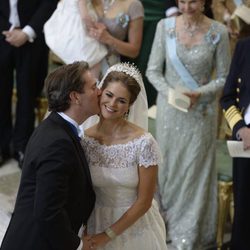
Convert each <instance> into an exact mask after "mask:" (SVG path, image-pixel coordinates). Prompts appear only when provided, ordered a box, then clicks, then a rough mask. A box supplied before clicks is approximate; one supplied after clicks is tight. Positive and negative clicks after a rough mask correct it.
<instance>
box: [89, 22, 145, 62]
mask: <svg viewBox="0 0 250 250" xmlns="http://www.w3.org/2000/svg"><path fill="white" fill-rule="evenodd" d="M142 33H143V17H139V18H137V19H134V20H131V21H130V22H129V28H128V41H122V40H120V39H117V38H115V37H114V36H112V35H111V34H110V33H109V32H108V30H107V28H106V27H105V25H104V24H102V23H99V24H98V23H97V24H96V28H92V29H90V33H89V34H90V36H92V37H93V38H95V39H97V40H98V41H100V42H101V43H104V44H106V45H108V46H110V47H112V48H113V49H115V50H116V51H117V52H118V53H119V54H120V55H123V56H127V57H131V58H135V57H137V56H138V54H139V52H140V48H141V42H142Z"/></svg>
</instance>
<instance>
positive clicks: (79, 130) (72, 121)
mask: <svg viewBox="0 0 250 250" xmlns="http://www.w3.org/2000/svg"><path fill="white" fill-rule="evenodd" d="M57 114H58V115H60V116H61V117H62V118H63V119H64V120H66V121H67V122H69V123H71V124H72V125H74V126H75V127H76V130H77V133H78V136H79V137H81V138H82V137H83V136H84V130H83V129H82V128H81V126H79V124H78V123H77V122H76V121H75V120H73V119H72V118H70V117H69V116H68V115H66V114H65V113H63V112H57Z"/></svg>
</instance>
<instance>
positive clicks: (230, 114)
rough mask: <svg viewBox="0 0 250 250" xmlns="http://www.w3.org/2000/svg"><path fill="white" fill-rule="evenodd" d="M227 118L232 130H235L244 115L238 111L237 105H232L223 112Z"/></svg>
mask: <svg viewBox="0 0 250 250" xmlns="http://www.w3.org/2000/svg"><path fill="white" fill-rule="evenodd" d="M223 112H224V115H225V118H226V120H227V122H228V124H229V126H230V128H231V129H232V130H233V128H234V126H235V124H236V123H237V122H238V121H240V120H242V119H243V118H242V115H241V113H240V111H239V110H238V109H237V107H236V106H235V105H232V106H231V107H230V108H229V109H227V110H223Z"/></svg>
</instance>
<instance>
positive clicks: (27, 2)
mask: <svg viewBox="0 0 250 250" xmlns="http://www.w3.org/2000/svg"><path fill="white" fill-rule="evenodd" d="M57 2H58V1H57V0H32V1H31V0H18V1H17V11H18V15H19V19H20V24H21V27H20V28H23V27H24V26H25V25H29V26H31V27H32V28H33V29H34V31H35V32H36V35H37V36H38V38H39V37H40V36H41V35H42V32H43V25H44V23H45V22H46V21H47V20H48V18H49V17H50V16H51V14H52V13H53V11H54V9H55V8H56V4H57ZM9 15H10V5H9V0H1V1H0V31H1V34H0V35H1V36H3V35H2V31H3V30H8V29H9V28H10V26H11V24H10V23H9Z"/></svg>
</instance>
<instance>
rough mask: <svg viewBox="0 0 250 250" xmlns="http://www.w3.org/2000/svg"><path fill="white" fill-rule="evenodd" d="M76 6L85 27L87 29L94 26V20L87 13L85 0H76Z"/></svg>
mask: <svg viewBox="0 0 250 250" xmlns="http://www.w3.org/2000/svg"><path fill="white" fill-rule="evenodd" d="M78 6H79V12H80V16H81V19H82V22H83V23H84V24H85V26H86V29H87V30H89V29H90V28H91V27H94V23H95V22H94V20H92V18H91V16H90V15H89V13H88V7H87V0H78Z"/></svg>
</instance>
